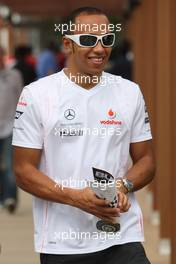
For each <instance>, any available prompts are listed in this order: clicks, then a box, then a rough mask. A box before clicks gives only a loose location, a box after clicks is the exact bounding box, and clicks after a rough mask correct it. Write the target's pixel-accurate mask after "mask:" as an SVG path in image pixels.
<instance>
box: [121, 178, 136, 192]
mask: <svg viewBox="0 0 176 264" xmlns="http://www.w3.org/2000/svg"><path fill="white" fill-rule="evenodd" d="M123 184H124V186H125V187H126V188H127V190H128V191H129V192H131V191H132V190H133V187H134V185H133V183H132V182H131V181H129V180H128V179H124V180H123Z"/></svg>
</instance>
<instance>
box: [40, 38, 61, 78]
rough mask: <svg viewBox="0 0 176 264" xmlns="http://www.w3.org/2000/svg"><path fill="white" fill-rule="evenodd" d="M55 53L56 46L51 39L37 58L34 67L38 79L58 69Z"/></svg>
mask: <svg viewBox="0 0 176 264" xmlns="http://www.w3.org/2000/svg"><path fill="white" fill-rule="evenodd" d="M57 53H58V47H57V45H56V44H55V43H54V42H52V41H51V42H50V43H49V44H48V46H47V48H46V49H44V50H43V51H42V53H41V54H40V56H39V58H38V62H37V67H36V68H37V77H38V79H39V78H42V77H45V76H48V75H51V74H53V73H55V72H57V71H58V70H59V63H58V60H57Z"/></svg>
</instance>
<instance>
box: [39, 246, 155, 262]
mask: <svg viewBox="0 0 176 264" xmlns="http://www.w3.org/2000/svg"><path fill="white" fill-rule="evenodd" d="M40 261H41V262H40V263H41V264H62V263H65V264H151V263H150V261H149V260H148V259H147V257H146V254H145V250H144V248H143V246H142V244H141V243H140V242H133V243H127V244H123V245H117V246H113V247H110V248H107V249H105V250H102V251H98V252H94V253H88V254H75V255H54V254H40Z"/></svg>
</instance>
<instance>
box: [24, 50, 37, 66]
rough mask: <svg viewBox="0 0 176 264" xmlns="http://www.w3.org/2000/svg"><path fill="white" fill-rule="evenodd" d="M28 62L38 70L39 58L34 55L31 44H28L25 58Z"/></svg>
mask: <svg viewBox="0 0 176 264" xmlns="http://www.w3.org/2000/svg"><path fill="white" fill-rule="evenodd" d="M25 60H26V62H27V64H29V65H31V66H32V67H33V69H34V71H36V64H37V60H36V57H35V56H34V55H33V49H32V47H31V46H26V58H25Z"/></svg>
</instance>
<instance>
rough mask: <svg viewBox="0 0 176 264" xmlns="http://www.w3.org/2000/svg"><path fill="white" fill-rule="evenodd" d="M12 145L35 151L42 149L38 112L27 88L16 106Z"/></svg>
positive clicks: (41, 132)
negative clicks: (34, 149)
mask: <svg viewBox="0 0 176 264" xmlns="http://www.w3.org/2000/svg"><path fill="white" fill-rule="evenodd" d="M12 145H14V146H19V147H26V148H36V149H42V147H43V126H42V122H41V116H40V111H39V109H38V107H37V104H36V103H35V101H34V99H33V97H32V95H31V93H30V91H29V89H28V88H24V89H23V91H22V93H21V96H20V98H19V101H18V104H17V109H16V114H15V121H14V127H13V139H12Z"/></svg>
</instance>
